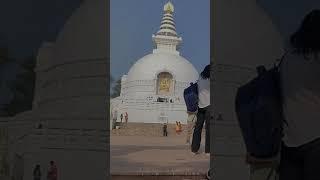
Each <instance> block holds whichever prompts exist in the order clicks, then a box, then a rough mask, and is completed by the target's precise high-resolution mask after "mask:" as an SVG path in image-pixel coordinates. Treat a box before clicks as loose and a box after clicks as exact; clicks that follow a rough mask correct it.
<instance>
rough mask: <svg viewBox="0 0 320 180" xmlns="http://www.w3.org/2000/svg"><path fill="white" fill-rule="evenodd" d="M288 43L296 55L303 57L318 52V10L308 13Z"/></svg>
mask: <svg viewBox="0 0 320 180" xmlns="http://www.w3.org/2000/svg"><path fill="white" fill-rule="evenodd" d="M290 43H291V45H292V47H293V48H294V49H295V52H296V53H299V54H302V55H304V56H305V57H306V56H307V55H310V54H314V55H317V54H318V53H319V52H320V10H319V9H315V10H312V11H311V12H310V13H308V14H307V15H306V16H305V17H304V19H303V21H302V24H301V25H300V27H299V28H298V30H297V31H296V32H295V33H294V34H293V35H292V36H291V38H290Z"/></svg>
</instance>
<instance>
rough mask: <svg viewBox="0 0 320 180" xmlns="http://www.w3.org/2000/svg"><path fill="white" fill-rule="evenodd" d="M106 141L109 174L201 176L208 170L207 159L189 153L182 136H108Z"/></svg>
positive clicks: (203, 155) (202, 147) (200, 155)
mask: <svg viewBox="0 0 320 180" xmlns="http://www.w3.org/2000/svg"><path fill="white" fill-rule="evenodd" d="M110 140H111V141H110V149H111V152H110V156H111V162H110V163H111V164H110V166H111V174H112V175H204V174H205V173H206V172H207V170H208V168H209V164H210V161H209V157H208V156H206V155H205V154H203V153H202V154H199V155H194V154H193V153H191V151H190V147H189V145H185V137H184V136H173V137H148V136H111V138H110ZM203 140H204V138H203ZM203 144H204V141H203V142H202V146H201V148H200V152H203V150H204V145H203Z"/></svg>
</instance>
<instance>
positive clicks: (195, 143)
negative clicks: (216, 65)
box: [191, 65, 210, 154]
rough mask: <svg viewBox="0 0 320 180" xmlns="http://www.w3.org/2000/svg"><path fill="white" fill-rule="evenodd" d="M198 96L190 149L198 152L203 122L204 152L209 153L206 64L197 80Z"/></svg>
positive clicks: (208, 78)
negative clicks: (204, 131)
mask: <svg viewBox="0 0 320 180" xmlns="http://www.w3.org/2000/svg"><path fill="white" fill-rule="evenodd" d="M197 83H198V97H199V105H198V106H199V108H198V113H197V121H196V123H195V127H194V131H193V138H192V144H191V151H192V152H193V153H195V154H198V151H199V148H200V144H201V133H202V128H203V124H204V123H205V124H206V126H205V127H206V143H205V153H206V154H209V153H210V144H209V143H210V129H209V127H210V123H209V120H210V111H209V106H210V65H207V66H206V67H205V68H204V70H203V71H202V72H201V74H200V78H199V80H198V82H197Z"/></svg>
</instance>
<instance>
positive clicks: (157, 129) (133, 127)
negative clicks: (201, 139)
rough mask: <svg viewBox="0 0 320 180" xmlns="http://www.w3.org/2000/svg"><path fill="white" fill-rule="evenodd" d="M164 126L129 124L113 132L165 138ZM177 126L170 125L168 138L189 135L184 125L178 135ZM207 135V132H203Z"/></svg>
mask: <svg viewBox="0 0 320 180" xmlns="http://www.w3.org/2000/svg"><path fill="white" fill-rule="evenodd" d="M162 128H163V125H162V124H156V123H153V124H151V123H128V124H126V125H125V124H123V125H121V126H120V128H119V129H114V130H112V131H111V134H112V135H115V136H153V137H154V136H156V137H159V136H163V129H162ZM175 128H176V125H175V124H168V127H167V131H168V136H185V135H186V133H187V125H182V132H180V133H176V129H175ZM202 132H203V133H205V130H203V131H202Z"/></svg>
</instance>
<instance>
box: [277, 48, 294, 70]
mask: <svg viewBox="0 0 320 180" xmlns="http://www.w3.org/2000/svg"><path fill="white" fill-rule="evenodd" d="M291 52H292V50H285V52H284V53H283V55H282V56H281V58H280V59H277V62H278V63H277V64H276V67H278V68H279V69H280V67H281V64H282V63H283V61H284V60H285V59H286V57H287V55H288V54H290V53H291Z"/></svg>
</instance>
